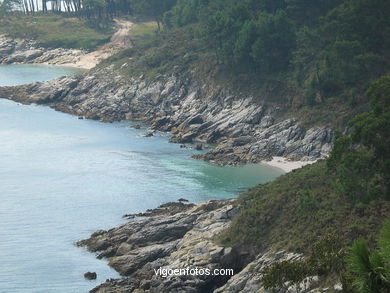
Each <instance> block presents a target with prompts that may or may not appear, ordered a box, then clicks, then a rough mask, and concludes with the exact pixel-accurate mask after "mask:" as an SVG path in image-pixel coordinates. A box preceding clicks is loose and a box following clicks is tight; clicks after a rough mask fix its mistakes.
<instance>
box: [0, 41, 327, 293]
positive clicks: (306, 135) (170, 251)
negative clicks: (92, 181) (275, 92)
mask: <svg viewBox="0 0 390 293" xmlns="http://www.w3.org/2000/svg"><path fill="white" fill-rule="evenodd" d="M7 40H8V39H7ZM31 47H32V46H31V44H30V45H29V43H28V42H27V41H23V42H21V43H20V44H19V43H18V42H16V41H15V40H13V41H12V42H11V43H10V42H9V41H4V37H3V39H1V38H0V63H34V62H35V63H50V62H52V63H50V64H65V63H69V61H68V60H70V59H72V58H76V59H77V58H79V56H80V54H84V53H83V52H73V53H71V52H70V51H69V52H68V51H66V52H67V53H62V51H61V50H62V49H53V50H59V51H58V52H60V51H61V52H60V53H58V55H57V54H54V53H53V52H52V50H43V52H39V53H38V51H37V52H36V56H34V54H30V53H28V54H27V53H26V52H31V50H30V49H31ZM34 50H35V49H34ZM64 50H65V49H64ZM23 52H24V53H23ZM50 52H51V53H50ZM56 52H57V51H56ZM64 52H65V51H64ZM50 54H51V55H53V56H56V57H53V58H48V57H47V56H49V55H50ZM51 55H50V56H51ZM17 56H19V57H17ZM20 56H24V57H20ZM26 56H27V57H26ZM45 56H46V57H45ZM58 56H61V57H58ZM67 58H68V59H67ZM58 60H62V61H58ZM65 60H66V61H65ZM72 60H73V59H72ZM61 62H63V63H61ZM71 62H76V61H75V60H73V61H71ZM0 98H6V99H11V100H14V101H17V102H20V103H24V104H30V103H36V104H43V105H47V106H50V107H52V108H54V109H56V110H58V111H62V112H66V113H70V114H73V115H77V116H79V117H85V118H87V119H95V120H101V121H104V122H113V121H118V120H124V119H127V120H139V121H143V122H146V123H148V124H150V125H151V128H152V130H159V131H166V132H170V133H172V137H171V142H175V143H181V144H190V143H204V144H212V145H215V148H213V149H212V150H211V151H209V152H207V153H204V154H202V155H198V156H197V158H198V159H203V160H207V161H210V162H212V163H215V164H220V165H238V164H245V163H259V162H262V161H264V160H271V159H272V158H273V157H283V158H285V159H286V160H292V161H297V160H300V161H307V162H313V161H316V160H318V159H321V158H324V157H326V156H327V155H328V154H329V152H330V150H331V147H332V141H333V130H332V129H331V128H329V127H327V126H323V127H312V128H309V129H307V128H305V127H304V126H302V125H301V124H300V123H299V121H298V120H297V119H294V118H292V117H289V116H288V115H286V111H285V109H283V108H282V107H280V106H275V105H268V104H266V103H259V102H258V101H259V98H258V97H251V96H245V95H241V94H240V93H236V92H234V91H233V90H230V89H226V88H221V87H218V86H215V85H213V84H209V83H207V82H204V81H201V80H199V79H198V78H196V77H194V76H192V75H191V74H176V75H166V76H159V77H157V78H155V79H153V80H150V79H147V78H145V77H144V76H143V75H142V76H138V77H125V76H123V75H121V74H120V73H119V71H118V70H117V69H116V68H114V66H113V65H110V66H105V67H98V68H95V69H92V70H90V71H88V72H86V73H83V74H81V75H77V76H70V77H63V78H59V79H56V80H53V81H49V82H44V83H33V84H28V85H22V86H15V87H0ZM239 209H240V207H239V206H238V205H237V203H236V201H235V200H221V201H210V202H207V203H204V204H201V205H196V206H194V205H191V204H188V205H187V204H184V203H180V204H177V203H176V204H167V205H165V206H162V207H160V208H159V209H158V211H157V212H155V211H152V212H151V213H146V214H142V215H127V218H129V219H130V221H129V222H127V223H125V224H123V225H120V226H118V227H116V228H113V229H110V230H108V231H97V232H95V233H93V234H92V235H91V237H90V238H89V239H86V240H82V241H79V242H78V243H77V245H79V246H83V247H86V248H87V249H88V250H89V251H91V252H94V253H97V257H98V258H107V259H108V260H109V265H110V266H111V267H113V268H114V269H115V270H117V271H118V272H119V273H120V274H121V275H122V276H123V277H122V278H120V279H112V280H107V281H106V282H105V283H103V284H102V285H100V286H98V287H96V288H95V289H93V290H92V291H91V292H99V293H103V292H112V293H117V292H118V293H119V292H138V293H139V292H215V293H220V292H230V293H235V292H237V293H238V292H267V291H266V290H265V289H264V288H263V286H262V281H261V275H262V270H263V268H264V267H265V266H267V265H269V264H271V263H273V262H275V261H280V260H286V259H298V258H301V257H303V256H302V255H298V254H293V253H288V252H285V251H279V252H277V251H272V250H269V251H253V249H251V248H249V247H224V246H222V245H221V244H218V242H216V241H215V236H216V235H218V234H219V233H220V232H221V231H223V230H224V229H226V228H227V227H228V226H229V225H230V222H231V220H232V217H233V216H234V215H236V214H237V213H238V211H239ZM134 218H135V219H134ZM186 267H198V268H208V269H211V270H214V269H225V268H229V269H233V270H234V276H233V277H231V278H229V277H220V276H213V275H200V276H188V275H187V276H179V277H178V276H168V277H166V278H162V277H161V276H158V275H156V274H155V270H157V269H159V268H174V269H180V268H186ZM300 286H302V290H301V288H298V289H299V292H313V293H314V292H328V289H319V288H318V282H317V277H316V276H313V277H312V278H309V279H308V280H306V282H305V284H301V285H300ZM295 289H296V288H295ZM331 289H332V290H333V289H334V288H331ZM329 290H330V289H329ZM333 291H334V290H333Z"/></svg>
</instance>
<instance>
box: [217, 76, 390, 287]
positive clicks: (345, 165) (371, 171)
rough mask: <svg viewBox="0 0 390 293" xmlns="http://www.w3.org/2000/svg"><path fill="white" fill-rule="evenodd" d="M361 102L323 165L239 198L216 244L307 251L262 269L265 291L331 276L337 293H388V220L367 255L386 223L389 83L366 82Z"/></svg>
mask: <svg viewBox="0 0 390 293" xmlns="http://www.w3.org/2000/svg"><path fill="white" fill-rule="evenodd" d="M367 96H369V98H370V100H371V110H370V111H367V112H365V113H362V114H360V115H358V116H356V117H355V118H354V119H352V120H351V122H350V124H349V125H350V128H351V130H350V134H349V135H341V134H339V137H338V138H337V139H336V141H335V147H334V149H333V151H332V153H331V156H330V158H329V159H327V160H324V161H321V162H318V163H316V164H314V165H312V166H308V167H305V168H302V169H300V170H296V171H294V172H292V173H290V174H287V175H285V176H282V177H280V178H278V179H277V180H275V181H274V182H271V183H268V184H264V185H260V186H257V187H255V188H252V189H251V190H249V191H248V192H246V193H244V194H243V195H242V197H241V199H240V201H241V204H242V206H243V208H242V211H241V212H240V214H239V215H238V216H237V217H236V218H235V219H234V221H233V224H232V225H231V227H230V228H229V229H228V230H227V231H225V232H224V233H223V234H222V235H221V236H220V237H221V240H222V241H223V242H224V243H225V244H227V245H252V246H253V247H256V249H258V250H263V249H269V248H270V247H273V248H278V249H281V248H290V249H293V250H297V249H298V250H300V249H302V250H306V254H307V251H310V250H312V251H313V252H312V254H311V256H310V257H309V258H308V259H306V260H302V261H298V262H289V261H286V262H281V263H277V264H275V265H273V266H271V267H269V268H267V269H266V270H265V276H266V278H265V284H266V286H268V288H270V289H272V288H273V289H275V288H280V287H281V286H282V285H283V284H286V282H287V281H288V282H290V283H294V284H299V283H300V282H302V281H303V280H304V279H305V278H306V277H309V276H313V275H333V277H334V276H337V278H338V280H339V281H341V282H342V283H343V286H344V289H345V292H358V293H360V292H361V293H362V292H378V293H379V292H389V291H388V290H389V289H390V278H389V277H390V254H389V251H390V220H388V221H387V222H386V223H385V225H384V228H383V231H382V233H381V235H380V237H379V242H378V245H377V246H378V250H377V251H371V249H370V247H373V246H374V245H375V243H376V240H377V239H378V231H379V229H380V227H381V225H382V222H383V220H384V219H385V218H387V217H389V215H390V184H389V183H390V180H389V174H390V173H389V170H390V159H389V158H390V157H389V147H390V143H389V137H390V76H384V77H382V78H380V79H378V80H377V81H375V82H373V84H372V85H371V86H370V87H369V89H368V90H367ZM336 235H337V237H336ZM324 239H325V240H324ZM329 239H331V240H329ZM354 239H357V240H355V242H354V243H353V245H352V247H351V248H350V249H349V250H348V249H347V248H346V247H347V245H351V244H352V241H353V240H354ZM318 243H320V244H318ZM349 290H352V291H349Z"/></svg>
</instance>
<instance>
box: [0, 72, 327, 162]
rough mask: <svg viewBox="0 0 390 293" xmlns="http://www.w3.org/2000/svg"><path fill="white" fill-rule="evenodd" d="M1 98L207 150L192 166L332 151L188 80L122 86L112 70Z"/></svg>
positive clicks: (255, 107) (275, 115)
mask: <svg viewBox="0 0 390 293" xmlns="http://www.w3.org/2000/svg"><path fill="white" fill-rule="evenodd" d="M0 97H6V98H11V99H14V100H17V101H20V102H23V103H30V102H34V103H45V104H48V105H50V106H52V107H53V108H55V109H57V110H60V111H64V112H68V113H72V114H75V115H77V116H83V117H85V118H89V119H99V120H102V121H116V120H121V119H128V120H142V121H145V122H148V123H150V124H151V125H152V128H153V129H154V130H161V131H169V132H171V133H172V134H173V137H172V138H171V141H172V142H177V143H191V142H199V143H209V144H210V143H212V144H216V148H214V149H213V150H212V151H210V152H208V153H205V154H202V155H199V156H198V158H201V159H204V160H208V161H212V162H214V163H216V164H221V165H224V164H243V163H257V162H260V161H262V160H265V159H271V158H272V157H273V156H283V157H286V158H287V159H291V160H308V161H313V160H317V159H320V158H324V157H326V156H327V154H328V153H329V152H330V150H331V146H332V141H333V131H332V130H331V129H330V128H328V127H325V126H324V127H313V128H310V129H306V128H304V127H303V126H301V125H300V124H299V122H298V121H297V120H296V119H294V118H287V117H285V115H284V112H283V110H282V109H281V108H279V107H276V106H270V105H268V106H267V105H259V104H258V103H256V102H255V99H254V98H253V97H250V96H237V95H232V94H231V93H229V92H228V91H227V90H224V89H220V88H219V89H218V88H215V87H212V86H210V85H207V84H205V85H202V84H198V81H197V80H196V79H194V78H187V77H183V76H182V77H180V78H179V77H177V76H162V77H159V78H157V79H156V80H153V81H147V80H145V79H144V78H143V77H139V78H124V77H122V76H121V75H120V74H119V73H118V72H117V71H116V70H115V69H114V68H113V67H112V66H109V67H106V68H102V69H96V70H93V71H90V72H88V73H86V74H84V75H83V76H80V77H65V78H60V79H57V80H54V81H51V82H46V83H36V84H33V85H27V86H21V87H15V88H12V89H9V88H8V89H5V88H2V89H0Z"/></svg>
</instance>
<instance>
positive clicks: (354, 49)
mask: <svg viewBox="0 0 390 293" xmlns="http://www.w3.org/2000/svg"><path fill="white" fill-rule="evenodd" d="M141 2H142V1H141ZM146 2H148V1H146ZM162 2H164V3H166V6H165V7H163V8H162V9H160V10H159V11H158V13H157V12H156V14H155V16H154V18H155V19H157V18H159V19H160V18H161V15H163V18H162V23H163V27H164V29H163V30H162V31H161V33H160V34H157V35H155V36H154V37H153V38H151V39H150V40H149V41H145V42H142V43H139V44H138V46H136V48H133V49H131V50H127V51H126V52H122V54H121V55H118V56H116V58H115V60H114V59H112V60H110V62H117V63H118V65H121V64H123V63H128V62H127V61H126V60H128V58H129V57H135V58H133V60H134V61H132V62H131V63H130V64H129V66H127V67H126V70H123V71H124V74H128V75H133V74H138V73H139V72H141V71H142V72H146V74H147V75H148V74H149V75H151V76H157V75H159V74H167V73H169V72H172V71H175V72H184V73H185V72H187V73H188V72H194V73H195V74H197V75H198V77H200V78H203V79H207V80H216V81H217V82H218V83H219V84H220V85H222V86H224V85H227V86H229V87H231V88H233V89H234V90H237V91H239V92H240V93H246V94H249V95H253V96H255V97H259V98H260V99H261V101H264V100H266V101H268V102H270V103H278V104H280V105H282V106H285V108H287V109H289V110H291V111H293V112H294V115H295V116H296V117H297V118H300V119H301V121H303V122H304V123H307V124H331V125H333V126H337V127H344V126H345V125H346V123H347V121H348V120H350V119H351V118H352V117H353V116H355V115H356V114H358V113H361V112H363V111H365V110H367V109H368V106H369V103H368V99H367V97H366V96H365V95H364V92H365V90H366V89H367V87H368V85H369V84H370V83H371V82H372V81H373V80H375V79H377V78H379V77H380V76H382V75H385V74H387V73H388V72H389V60H390V58H388V57H389V52H390V41H389V40H390V19H389V17H387V13H386V12H387V11H390V2H389V1H386V0H375V1H371V0H358V1H351V0H332V1H324V0H311V1H309V0H279V1H268V0H257V1H254V0H244V1H233V0H226V1H222V0H178V1H176V5H174V6H173V7H172V8H171V9H169V8H170V7H171V5H172V2H171V1H166V2H165V1H161V3H162ZM134 5H135V4H134ZM141 6H142V5H141ZM133 7H136V5H135V6H133ZM143 7H145V9H144V10H142V9H141V10H140V9H139V10H134V11H135V13H137V14H138V15H144V16H147V15H149V16H152V15H153V13H152V12H151V11H150V10H148V8H147V7H148V5H144V6H143ZM164 11H165V12H164ZM156 15H159V16H158V17H157V16H156ZM121 59H122V60H121Z"/></svg>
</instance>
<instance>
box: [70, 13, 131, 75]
mask: <svg viewBox="0 0 390 293" xmlns="http://www.w3.org/2000/svg"><path fill="white" fill-rule="evenodd" d="M114 21H115V26H116V28H117V29H118V30H117V31H116V33H115V34H113V35H112V37H111V40H110V42H108V43H106V44H104V45H102V46H100V47H98V48H97V49H96V50H95V51H93V52H90V53H88V54H85V55H83V56H81V57H80V58H79V60H78V61H77V62H75V63H69V64H64V65H65V66H71V67H78V68H84V69H91V68H93V67H95V66H96V65H97V64H99V63H100V62H101V61H103V60H104V59H107V58H108V57H110V56H112V55H113V54H115V53H116V52H118V51H119V50H121V49H123V48H130V47H132V46H133V44H132V42H131V39H130V37H129V32H130V29H131V27H132V25H133V23H132V22H131V21H128V20H123V19H114Z"/></svg>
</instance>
